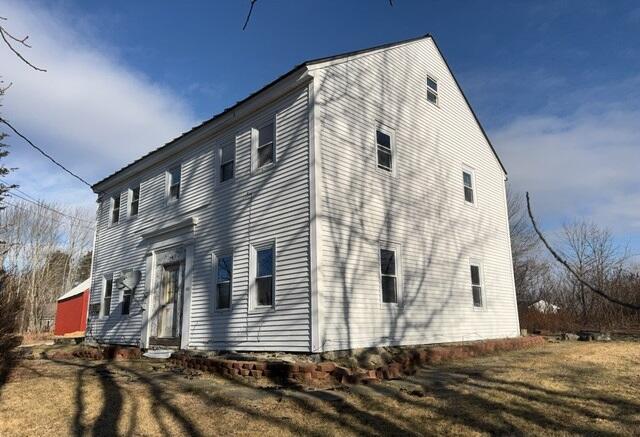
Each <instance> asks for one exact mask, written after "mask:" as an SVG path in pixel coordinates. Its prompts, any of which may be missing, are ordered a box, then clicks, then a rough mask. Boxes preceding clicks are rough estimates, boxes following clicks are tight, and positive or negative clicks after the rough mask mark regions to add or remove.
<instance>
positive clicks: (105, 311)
mask: <svg viewBox="0 0 640 437" xmlns="http://www.w3.org/2000/svg"><path fill="white" fill-rule="evenodd" d="M102 288H103V289H102V302H101V306H100V317H107V316H108V315H109V314H110V313H111V296H112V295H113V278H112V277H109V278H104V281H103V283H102Z"/></svg>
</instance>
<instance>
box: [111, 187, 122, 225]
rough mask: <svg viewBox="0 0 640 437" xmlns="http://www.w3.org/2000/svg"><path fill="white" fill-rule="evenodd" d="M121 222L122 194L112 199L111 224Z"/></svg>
mask: <svg viewBox="0 0 640 437" xmlns="http://www.w3.org/2000/svg"><path fill="white" fill-rule="evenodd" d="M119 221H120V193H118V194H117V195H115V196H113V197H112V198H111V223H112V224H116V223H118V222H119Z"/></svg>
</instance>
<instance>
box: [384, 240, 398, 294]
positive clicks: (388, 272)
mask: <svg viewBox="0 0 640 437" xmlns="http://www.w3.org/2000/svg"><path fill="white" fill-rule="evenodd" d="M397 270H398V269H397V265H396V251H395V250H390V249H382V248H381V249H380V287H381V289H382V302H383V303H398V274H397Z"/></svg>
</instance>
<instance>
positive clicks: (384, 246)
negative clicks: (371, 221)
mask: <svg viewBox="0 0 640 437" xmlns="http://www.w3.org/2000/svg"><path fill="white" fill-rule="evenodd" d="M377 249H378V253H377V257H376V259H377V264H376V268H377V271H378V301H379V303H380V306H383V307H386V306H394V307H400V306H402V292H403V288H404V287H403V275H402V246H401V245H400V244H398V243H393V242H389V241H380V242H379V243H378V247H377ZM382 250H389V251H393V252H394V254H395V256H394V258H395V262H396V275H395V276H396V302H384V301H383V292H382V276H383V275H382V258H381V256H380V255H381V253H380V252H382Z"/></svg>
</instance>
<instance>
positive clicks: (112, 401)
mask: <svg viewBox="0 0 640 437" xmlns="http://www.w3.org/2000/svg"><path fill="white" fill-rule="evenodd" d="M58 362H60V363H62V364H66V365H74V366H78V367H79V370H78V376H77V387H76V414H75V416H74V420H73V425H72V431H73V434H74V435H85V434H86V433H87V431H89V427H90V428H91V434H92V435H94V436H111V435H118V434H119V433H118V422H119V421H121V416H123V402H124V396H125V392H127V393H126V395H127V399H131V400H132V401H133V402H134V403H135V402H137V400H136V396H139V393H135V392H133V391H130V390H129V389H130V388H131V387H130V386H128V384H127V383H123V378H122V377H125V378H128V379H129V380H131V381H135V383H136V384H140V385H142V387H143V388H146V390H147V392H148V394H149V396H150V398H151V402H152V405H153V408H154V409H156V410H155V411H154V414H155V418H156V420H158V425H159V428H160V429H161V430H167V429H168V428H167V427H166V426H165V424H164V422H163V421H164V419H163V415H162V414H160V413H166V416H168V417H171V418H172V419H173V420H174V421H175V422H176V423H177V425H178V426H179V428H180V430H181V432H182V433H184V434H186V435H192V436H200V435H204V433H205V431H204V430H203V429H202V424H203V423H206V422H208V421H210V420H219V419H220V418H221V417H220V416H217V417H212V416H208V417H198V418H197V419H196V420H194V419H193V414H195V413H194V411H193V410H192V409H190V408H189V407H188V406H186V405H185V404H183V405H180V404H177V403H176V401H175V397H176V396H178V395H190V396H195V397H196V398H197V399H199V400H200V401H201V402H202V403H203V404H204V405H207V406H211V407H216V408H220V407H222V408H224V409H228V410H229V411H234V412H237V413H240V414H242V415H243V416H245V417H247V418H248V420H251V421H258V422H263V423H265V424H268V425H270V426H272V427H275V428H276V429H278V430H280V431H283V432H290V433H293V434H304V435H311V436H320V435H327V434H328V433H329V432H328V431H327V430H323V428H322V427H319V426H318V423H329V424H331V425H332V426H338V427H339V428H341V429H342V430H343V431H346V432H350V433H353V434H373V435H403V436H406V435H424V434H431V433H434V432H437V431H436V429H434V428H432V427H438V426H440V427H442V426H445V427H449V426H451V425H453V424H455V425H458V426H460V427H461V429H463V430H464V432H468V431H471V430H475V431H480V432H487V433H491V434H526V433H531V432H535V431H538V432H540V430H553V431H554V432H560V433H577V434H591V433H594V432H597V433H599V434H603V435H607V434H611V435H612V434H615V432H611V431H610V430H609V428H605V427H602V426H600V423H599V422H598V421H599V420H601V421H604V423H606V422H615V423H617V424H619V425H620V426H622V427H624V429H625V430H628V431H629V432H631V430H633V429H637V427H638V426H640V423H639V422H638V419H635V418H633V417H632V416H633V415H634V414H636V415H637V411H639V410H640V403H637V402H633V401H631V400H629V399H624V398H622V397H619V396H616V395H613V394H610V393H608V392H606V391H604V390H601V391H598V390H596V389H590V390H582V389H581V388H580V389H576V390H562V389H550V388H547V387H545V386H544V385H543V384H540V385H537V384H533V383H531V382H526V381H523V380H514V379H513V375H509V374H510V373H511V372H514V371H522V369H523V366H522V365H518V364H513V365H505V364H503V365H498V366H485V367H482V366H480V367H477V366H471V365H469V366H464V367H449V366H430V367H423V368H421V369H419V370H418V372H417V373H416V374H415V375H414V376H412V377H408V378H406V379H405V380H403V381H392V382H384V383H379V384H372V385H369V386H359V387H351V388H349V387H343V388H340V389H337V390H335V391H332V392H330V393H329V392H327V391H315V392H314V391H296V390H293V389H283V388H281V387H270V388H259V387H255V386H253V385H251V384H249V383H246V382H244V381H240V380H229V382H228V384H224V386H223V387H221V388H220V389H219V390H216V391H215V392H212V391H211V388H218V387H216V385H217V384H216V382H215V380H211V381H207V382H206V383H204V384H203V383H200V382H205V381H199V383H198V384H194V382H193V381H190V380H188V379H186V378H184V376H181V375H179V374H176V373H173V372H148V371H147V370H144V369H138V368H135V366H132V365H130V364H128V363H127V364H125V363H119V362H100V363H90V362H72V361H58ZM583 370H584V369H583V368H581V367H579V366H574V367H570V366H569V367H565V368H563V369H562V372H560V373H559V374H558V375H557V379H558V380H561V381H562V382H563V383H564V384H566V385H569V386H575V385H573V384H575V383H576V382H579V381H581V380H583V379H582V376H581V374H582V372H583ZM89 372H91V373H93V374H95V375H96V376H97V377H98V379H99V382H100V389H101V391H102V393H103V395H104V398H105V402H104V403H103V405H102V409H101V411H100V414H99V417H98V418H97V419H96V420H95V422H94V423H93V424H92V425H91V426H90V425H83V423H82V415H83V413H84V409H85V408H86V405H85V402H84V400H83V395H82V392H83V384H86V383H87V373H89ZM591 377H594V375H591ZM411 386H414V387H417V388H420V389H421V390H422V393H423V394H421V393H418V395H416V393H414V391H412V390H410V389H407V387H411ZM578 387H580V386H578ZM239 389H242V390H245V391H247V390H248V391H249V393H250V392H251V391H255V398H254V399H255V401H252V402H247V401H246V399H245V398H243V396H234V393H233V392H234V390H239ZM412 393H413V394H412ZM270 396H271V397H273V398H274V399H275V400H277V401H278V402H280V401H282V400H286V401H288V402H287V403H285V404H283V407H282V408H277V409H273V408H272V409H265V408H260V406H259V405H256V402H259V401H260V399H262V398H264V397H270ZM422 396H424V397H422ZM287 404H291V405H293V406H294V408H295V409H297V410H298V411H297V412H296V413H297V414H300V413H301V414H303V415H304V416H306V417H309V421H308V422H307V421H304V422H297V423H295V422H294V421H292V420H291V418H290V417H288V416H287V415H288V414H290V413H291V412H290V408H285V406H286V405H287ZM291 405H289V407H291ZM212 411H215V410H212ZM130 416H131V417H129V418H128V423H127V425H126V428H127V429H126V432H125V433H126V434H127V435H133V434H135V433H136V432H140V430H136V427H137V426H138V424H137V408H136V407H135V406H134V407H133V408H131V412H130ZM636 417H637V416H636ZM572 418H578V419H580V420H571V419H572ZM444 429H447V428H444ZM442 430H443V428H440V431H442ZM143 431H144V430H143Z"/></svg>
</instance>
